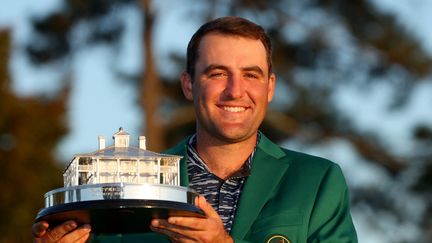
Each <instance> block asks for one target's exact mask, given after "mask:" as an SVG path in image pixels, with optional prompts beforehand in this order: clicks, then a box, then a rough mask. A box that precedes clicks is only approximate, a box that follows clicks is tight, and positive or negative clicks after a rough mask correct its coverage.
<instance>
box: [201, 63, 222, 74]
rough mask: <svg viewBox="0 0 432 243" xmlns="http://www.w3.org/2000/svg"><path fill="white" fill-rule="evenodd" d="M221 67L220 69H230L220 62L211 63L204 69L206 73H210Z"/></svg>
mask: <svg viewBox="0 0 432 243" xmlns="http://www.w3.org/2000/svg"><path fill="white" fill-rule="evenodd" d="M215 69H220V70H228V68H227V67H226V66H224V65H219V64H210V65H208V66H207V67H206V68H205V69H204V73H209V72H210V71H212V70H215Z"/></svg>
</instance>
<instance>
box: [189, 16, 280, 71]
mask: <svg viewBox="0 0 432 243" xmlns="http://www.w3.org/2000/svg"><path fill="white" fill-rule="evenodd" d="M210 32H211V33H220V34H223V35H232V36H240V37H245V38H250V39H254V40H260V41H261V42H262V44H263V45H264V48H265V50H266V55H267V64H268V70H269V74H270V73H271V70H272V57H271V55H272V46H271V41H270V38H269V37H268V35H267V34H266V33H265V31H264V29H263V28H262V27H261V26H260V25H257V24H255V23H253V22H251V21H249V20H247V19H244V18H241V17H234V16H227V17H221V18H217V19H214V20H212V21H210V22H207V23H205V24H204V25H202V26H201V27H200V28H199V29H198V30H197V31H196V32H195V34H194V35H193V36H192V38H191V40H190V41H189V44H188V47H187V53H186V72H187V73H188V74H189V75H191V77H192V79H193V76H194V74H195V63H196V61H197V59H198V57H199V56H198V55H199V53H198V48H199V45H200V43H201V39H202V38H203V37H204V36H205V35H206V34H208V33H210Z"/></svg>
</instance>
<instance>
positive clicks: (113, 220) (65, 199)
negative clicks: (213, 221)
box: [36, 183, 204, 233]
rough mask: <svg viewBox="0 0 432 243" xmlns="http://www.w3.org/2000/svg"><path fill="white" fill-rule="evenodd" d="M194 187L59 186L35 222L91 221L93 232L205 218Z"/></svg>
mask: <svg viewBox="0 0 432 243" xmlns="http://www.w3.org/2000/svg"><path fill="white" fill-rule="evenodd" d="M196 196H197V194H196V193H195V192H193V191H192V190H190V189H188V188H185V187H179V186H167V185H157V184H156V185H153V184H124V183H106V184H94V185H81V186H75V187H69V188H60V189H56V190H53V191H50V192H48V193H46V194H45V205H46V207H45V208H44V209H42V210H40V211H39V213H38V215H37V217H36V221H42V220H44V221H47V222H48V223H49V224H50V226H55V225H58V224H61V223H62V222H65V221H67V220H71V219H72V220H76V222H77V223H78V224H90V225H91V226H92V232H93V233H139V232H147V231H150V228H149V225H150V221H151V219H153V218H162V219H166V218H168V217H170V216H183V217H204V213H203V212H202V211H201V209H199V208H198V207H196V206H195V205H194V201H195V197H196Z"/></svg>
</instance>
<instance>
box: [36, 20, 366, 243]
mask: <svg viewBox="0 0 432 243" xmlns="http://www.w3.org/2000/svg"><path fill="white" fill-rule="evenodd" d="M275 79H276V77H275V75H274V74H273V73H272V64H271V44H270V40H269V38H268V37H267V35H266V34H265V32H264V30H263V29H262V28H261V27H260V26H258V25H256V24H254V23H252V22H250V21H248V20H245V19H242V18H238V17H224V18H219V19H216V20H213V21H210V22H208V23H206V24H204V25H203V26H202V27H201V28H200V29H199V30H198V31H197V32H196V33H195V34H194V36H193V37H192V39H191V41H190V42H189V45H188V49H187V67H186V71H185V72H184V73H182V75H181V85H182V89H183V92H184V95H185V97H186V98H187V99H188V100H191V101H193V103H194V107H195V112H196V117H197V122H196V124H197V125H196V134H195V135H193V136H191V137H189V138H187V139H185V140H184V141H183V142H181V143H180V144H179V145H177V146H176V147H174V148H172V149H170V150H168V151H167V152H168V153H172V154H179V155H183V156H184V159H183V160H182V162H181V166H182V173H183V175H185V176H183V181H182V185H184V186H190V187H192V188H194V189H196V190H197V191H198V192H199V193H200V194H201V195H203V196H201V197H199V198H198V199H197V201H196V204H197V205H198V206H199V207H200V208H201V209H202V210H203V211H204V213H205V214H206V217H205V218H193V217H171V218H168V219H167V220H164V219H153V220H152V222H151V226H150V228H151V229H152V230H153V231H154V232H156V233H158V234H155V233H148V234H141V235H139V234H136V235H124V236H102V235H100V236H94V237H93V240H94V241H96V242H97V241H104V240H107V241H108V240H109V241H110V242H113V241H114V242H120V241H123V242H128V241H131V242H133V241H145V240H146V239H147V241H148V242H157V241H163V240H167V238H168V239H169V240H171V241H174V242H234V241H235V242H248V241H249V242H285V243H286V242H357V237H356V232H355V229H354V226H353V224H352V220H351V215H350V212H349V198H348V189H347V187H346V184H345V180H344V178H343V175H342V173H341V170H340V168H339V167H338V166H337V165H336V164H334V163H332V162H330V161H328V160H325V159H322V158H317V157H314V156H310V155H305V154H301V153H297V152H293V151H289V150H286V149H283V148H280V147H278V146H277V145H275V144H273V143H272V142H271V141H270V140H268V139H267V138H266V137H265V136H264V135H263V134H262V133H261V132H259V131H258V127H259V126H260V124H261V122H262V121H263V119H264V116H265V113H266V110H267V107H268V104H269V103H270V102H271V100H272V98H273V94H274V88H275ZM67 226H68V227H69V228H67ZM47 228H48V225H47V224H46V222H43V223H39V224H38V223H37V224H35V226H34V235H35V239H36V241H37V242H43V239H48V240H49V239H51V240H52V239H54V238H55V239H62V240H64V241H66V240H68V239H73V240H77V239H80V240H81V242H84V241H85V239H87V238H88V237H89V232H88V230H89V226H88V225H84V226H80V227H79V228H77V225H76V223H75V222H73V221H70V222H66V223H65V224H63V225H61V226H58V227H56V228H54V229H53V230H51V231H49V232H48V231H47ZM53 232H55V233H53ZM164 237H167V238H164ZM46 242H49V241H46Z"/></svg>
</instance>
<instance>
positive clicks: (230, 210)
mask: <svg viewBox="0 0 432 243" xmlns="http://www.w3.org/2000/svg"><path fill="white" fill-rule="evenodd" d="M259 139H260V134H259V133H258V135H257V144H258V142H259ZM195 144H196V135H194V136H192V137H191V138H190V139H189V141H188V148H187V156H188V160H187V161H188V162H187V168H188V174H189V187H190V188H192V189H194V190H195V191H197V192H198V193H199V194H200V195H202V196H204V197H205V198H206V200H207V201H208V202H209V203H210V204H211V205H212V207H213V208H214V209H215V211H216V212H218V214H219V216H220V217H221V219H222V221H223V223H224V227H225V230H226V231H227V232H231V228H232V224H233V222H234V215H235V212H236V209H237V205H238V202H239V199H240V193H241V191H242V189H243V185H244V183H245V181H246V179H247V177H248V176H249V175H250V171H251V165H252V158H253V155H254V153H255V149H256V146H255V149H254V151H253V152H252V154H251V155H250V156H249V158H248V159H247V160H246V161H245V163H244V164H243V166H242V167H241V168H240V170H239V171H237V172H236V173H235V174H234V175H232V176H231V177H230V178H228V179H226V180H223V179H221V178H219V177H217V176H216V175H214V174H213V173H211V172H210V170H209V168H208V167H207V165H206V163H204V161H203V160H202V159H201V158H200V157H199V156H198V154H197V152H196V150H195Z"/></svg>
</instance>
